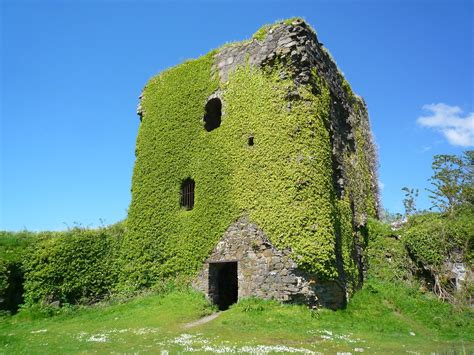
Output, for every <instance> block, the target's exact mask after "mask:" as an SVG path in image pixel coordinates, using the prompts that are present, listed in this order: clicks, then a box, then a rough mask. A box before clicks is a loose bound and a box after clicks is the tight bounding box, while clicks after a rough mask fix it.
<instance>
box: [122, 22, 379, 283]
mask: <svg viewBox="0 0 474 355" xmlns="http://www.w3.org/2000/svg"><path fill="white" fill-rule="evenodd" d="M267 29H268V27H265V28H264V29H263V30H262V31H261V33H260V32H259V33H258V34H257V37H261V36H264V35H265V33H266V31H267ZM237 45H238V44H237ZM213 54H214V53H210V54H208V55H206V56H203V57H201V58H198V59H196V60H191V61H187V62H185V63H183V64H181V65H178V66H176V67H174V68H171V69H169V70H167V71H165V72H163V73H161V74H159V75H158V76H156V77H154V78H152V79H151V80H150V81H149V82H148V84H147V85H146V87H145V89H144V93H143V99H142V108H143V119H142V123H141V125H140V129H139V134H138V138H137V149H136V164H135V168H134V174H133V181H132V202H131V205H130V209H129V216H128V226H129V228H128V232H127V235H126V238H125V240H124V245H123V248H122V256H121V262H122V267H121V270H122V273H121V276H120V287H121V288H123V289H137V288H141V287H148V286H151V285H153V284H154V283H155V282H157V281H158V280H160V279H162V278H165V277H168V276H174V275H177V274H186V275H194V274H195V273H196V272H197V271H198V270H199V269H200V268H201V267H202V265H203V263H204V261H205V260H206V258H207V257H208V256H209V254H210V253H211V251H212V249H213V248H214V247H215V245H216V244H217V242H218V241H219V240H220V239H221V238H222V235H223V233H224V232H225V230H226V229H227V228H228V227H229V225H231V224H232V223H233V222H234V221H235V220H236V219H237V218H238V217H239V216H241V215H244V214H245V215H247V216H249V218H250V219H251V220H252V221H253V222H255V223H257V224H258V225H259V226H260V227H261V228H262V229H263V230H264V231H265V233H266V234H267V236H268V237H269V238H270V240H271V242H272V243H273V244H274V245H275V246H276V247H278V248H290V249H291V250H292V253H293V258H294V260H295V261H296V262H297V263H298V265H299V266H300V267H301V268H302V269H304V270H306V271H309V272H311V273H314V274H315V275H317V276H318V277H319V278H321V279H334V278H337V277H338V276H341V275H340V271H341V270H340V269H338V265H337V264H338V262H337V257H336V254H337V253H336V249H337V248H340V251H339V252H340V255H341V257H342V262H343V272H344V274H345V275H346V277H348V278H349V279H356V278H357V267H356V265H355V262H354V260H353V248H354V241H355V237H356V234H355V232H354V231H353V227H352V225H353V222H352V218H353V217H352V216H353V213H354V211H352V208H351V202H352V201H353V200H352V198H353V197H354V196H356V197H357V198H358V199H361V201H362V202H359V201H358V202H357V208H358V209H359V210H360V211H362V212H363V213H365V214H366V215H375V214H376V212H375V208H376V207H375V202H374V201H375V198H374V196H373V195H374V193H375V192H374V191H373V189H371V187H370V181H371V180H370V179H371V176H370V167H369V166H368V162H367V157H366V155H367V154H369V153H367V152H366V151H365V145H364V144H365V143H364V140H363V139H364V137H365V136H364V135H363V134H362V133H361V135H360V137H357V139H358V141H357V146H358V149H357V151H356V152H347V159H348V161H350V162H351V169H352V170H351V171H352V174H350V175H349V176H348V179H349V189H350V193H348V194H346V195H345V197H342V198H343V199H342V200H340V199H339V198H338V197H337V196H336V193H335V189H334V186H333V157H332V145H331V137H330V135H331V133H330V131H329V130H328V128H327V127H329V125H328V124H327V122H328V121H329V120H330V107H331V105H332V102H331V95H330V92H329V88H328V85H327V84H326V83H325V81H324V79H323V78H322V77H319V76H318V75H317V73H316V71H313V76H314V78H313V79H314V81H315V85H317V86H318V89H319V90H317V91H316V90H311V87H309V86H304V85H300V86H298V88H296V87H295V84H294V82H293V81H292V80H291V79H281V78H282V77H291V75H286V76H282V75H280V72H281V71H282V70H285V69H284V66H280V65H278V64H275V65H274V66H273V67H272V68H266V69H265V70H262V69H259V68H255V67H251V66H249V65H245V66H241V67H239V68H237V69H236V70H235V71H234V72H233V73H230V75H229V78H228V81H227V82H226V83H220V82H219V80H218V77H217V74H213V73H212V71H211V68H212V66H213ZM346 85H348V84H346ZM295 89H297V90H298V94H299V95H298V96H299V97H298V98H297V99H294V100H292V101H288V99H287V93H288V92H289V90H295ZM218 90H219V92H220V95H221V98H222V103H223V107H222V110H223V115H222V122H221V125H220V127H218V128H216V129H214V130H212V131H210V132H207V131H206V130H205V129H204V126H203V121H202V118H203V116H204V113H205V112H204V107H205V104H206V100H207V99H208V98H209V97H210V96H211V95H212V94H213V93H215V92H216V91H218ZM346 90H350V88H346ZM348 92H349V91H348ZM351 93H352V92H351ZM353 105H354V110H356V109H357V111H360V110H361V108H360V107H359V106H358V105H359V104H358V101H357V100H354V102H353ZM249 137H253V142H254V144H253V145H251V146H250V145H248V139H249ZM353 162H355V163H353ZM187 178H192V179H193V180H194V181H195V183H196V185H195V186H196V187H195V205H194V208H193V209H192V210H190V211H186V210H184V209H183V208H181V207H180V204H179V201H180V185H181V182H182V181H183V180H185V179H187ZM358 183H361V184H362V185H361V186H362V187H360V188H359V187H357V186H358V185H357V184H358ZM369 195H370V196H369ZM338 238H339V239H340V241H341V242H340V243H337V240H338Z"/></svg>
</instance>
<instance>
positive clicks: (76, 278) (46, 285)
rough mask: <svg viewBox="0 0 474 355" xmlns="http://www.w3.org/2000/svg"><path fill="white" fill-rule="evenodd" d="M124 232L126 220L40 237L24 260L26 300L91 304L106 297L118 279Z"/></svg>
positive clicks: (28, 302)
mask: <svg viewBox="0 0 474 355" xmlns="http://www.w3.org/2000/svg"><path fill="white" fill-rule="evenodd" d="M124 232H125V225H124V223H118V224H115V225H113V226H110V227H107V228H99V229H96V230H91V229H84V228H74V229H72V230H70V231H67V232H61V233H53V234H50V235H42V236H41V237H39V238H38V239H37V240H36V241H35V243H34V244H33V245H32V247H31V248H30V249H29V253H28V256H27V258H25V260H24V263H23V268H24V271H25V300H26V304H27V305H32V304H35V303H43V304H46V305H48V304H53V303H56V302H58V303H59V304H75V303H80V304H88V303H93V302H96V301H98V300H100V299H103V298H105V297H106V296H107V295H109V294H110V293H111V291H112V290H113V288H114V287H115V284H116V282H117V278H118V273H119V268H120V266H119V264H118V262H117V260H118V254H119V251H120V245H121V241H122V237H123V234H124Z"/></svg>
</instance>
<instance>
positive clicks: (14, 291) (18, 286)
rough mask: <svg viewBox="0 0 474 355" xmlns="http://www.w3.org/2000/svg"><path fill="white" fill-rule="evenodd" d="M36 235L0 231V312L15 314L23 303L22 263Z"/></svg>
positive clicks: (23, 232)
mask: <svg viewBox="0 0 474 355" xmlns="http://www.w3.org/2000/svg"><path fill="white" fill-rule="evenodd" d="M36 236H37V234H36V233H32V232H27V231H22V232H6V231H0V310H2V311H9V312H15V311H16V310H17V309H18V306H19V305H20V304H21V303H22V302H23V280H24V275H23V271H22V262H23V260H24V258H25V254H26V251H27V248H28V246H29V245H30V244H31V243H32V242H33V241H34V239H35V238H36Z"/></svg>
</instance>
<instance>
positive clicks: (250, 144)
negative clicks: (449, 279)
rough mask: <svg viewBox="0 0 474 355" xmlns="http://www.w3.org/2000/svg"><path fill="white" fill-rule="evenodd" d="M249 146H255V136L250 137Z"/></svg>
mask: <svg viewBox="0 0 474 355" xmlns="http://www.w3.org/2000/svg"><path fill="white" fill-rule="evenodd" d="M249 146H253V136H250V137H249Z"/></svg>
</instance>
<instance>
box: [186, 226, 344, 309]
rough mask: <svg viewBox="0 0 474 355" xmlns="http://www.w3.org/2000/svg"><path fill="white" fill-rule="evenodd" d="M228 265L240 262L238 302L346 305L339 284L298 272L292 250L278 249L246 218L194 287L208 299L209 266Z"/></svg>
mask: <svg viewBox="0 0 474 355" xmlns="http://www.w3.org/2000/svg"><path fill="white" fill-rule="evenodd" d="M229 261H234V262H235V261H236V262H237V277H238V298H239V299H241V298H246V297H258V298H262V299H275V300H278V301H281V302H290V303H299V304H306V305H308V306H310V307H326V308H331V309H337V308H341V307H343V306H344V305H345V302H346V292H345V289H344V288H343V287H342V286H341V285H340V284H339V282H338V281H319V280H317V278H315V277H314V276H311V275H309V274H307V273H305V272H303V271H301V270H299V269H298V267H297V265H296V263H295V262H294V261H293V260H292V259H291V258H290V250H278V249H276V248H275V247H274V246H273V245H272V244H271V243H270V241H269V240H268V238H267V237H266V236H265V234H264V232H263V231H262V229H260V228H259V227H258V226H257V225H256V224H254V223H251V222H249V220H248V219H247V218H246V217H242V218H240V219H239V220H238V221H237V222H235V223H233V224H232V225H231V226H230V227H229V228H228V229H227V231H226V232H225V233H224V236H223V237H222V239H221V240H220V241H219V242H218V244H217V245H216V247H215V248H214V250H213V252H212V254H211V256H210V257H209V258H208V259H207V260H206V262H205V264H204V266H203V268H202V270H201V271H200V273H199V275H198V276H197V277H196V278H195V280H194V281H193V287H194V288H195V289H197V290H200V291H202V292H204V293H205V294H206V295H207V296H208V297H209V296H210V295H209V290H210V287H209V286H210V285H209V282H210V281H209V264H210V263H217V262H229ZM209 298H211V297H209Z"/></svg>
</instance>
